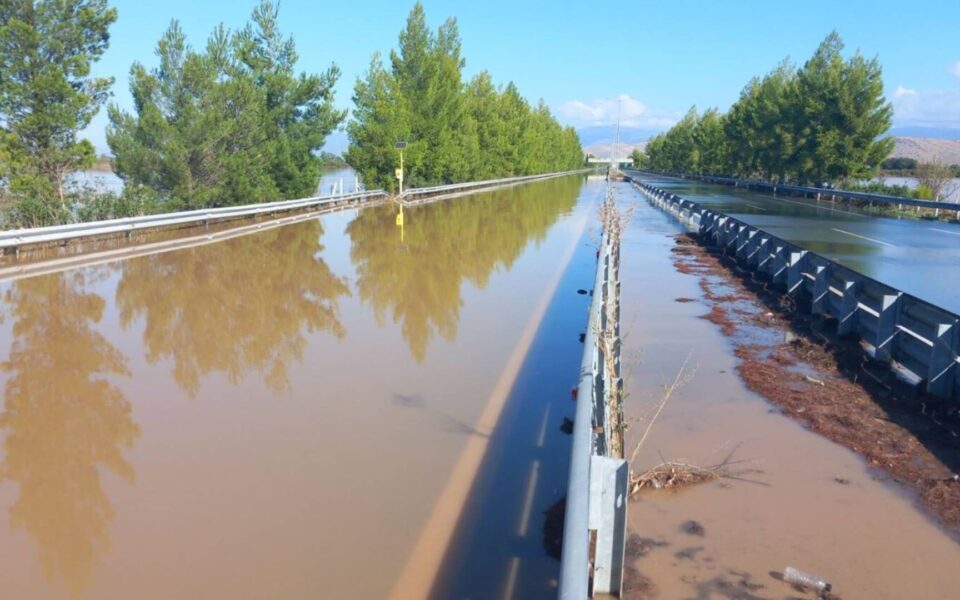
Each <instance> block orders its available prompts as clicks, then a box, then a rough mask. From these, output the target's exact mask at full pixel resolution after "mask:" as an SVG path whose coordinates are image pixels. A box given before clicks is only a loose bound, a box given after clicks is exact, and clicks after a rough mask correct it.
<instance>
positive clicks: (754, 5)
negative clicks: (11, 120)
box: [86, 0, 960, 151]
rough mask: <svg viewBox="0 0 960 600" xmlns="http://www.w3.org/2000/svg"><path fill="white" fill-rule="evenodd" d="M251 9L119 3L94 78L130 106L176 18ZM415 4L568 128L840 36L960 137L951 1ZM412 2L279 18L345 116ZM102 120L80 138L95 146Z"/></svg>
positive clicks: (246, 3) (632, 112) (634, 121)
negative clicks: (135, 68)
mask: <svg viewBox="0 0 960 600" xmlns="http://www.w3.org/2000/svg"><path fill="white" fill-rule="evenodd" d="M255 2H256V0H193V1H187V0H166V1H164V2H143V1H142V0H114V2H113V3H112V4H113V5H114V6H116V7H117V9H118V11H119V18H118V20H117V22H116V23H115V24H114V26H113V28H112V30H111V44H110V48H109V49H108V50H107V52H106V54H105V55H104V56H103V58H102V59H101V61H100V62H99V63H98V64H97V65H96V67H95V73H97V74H98V75H110V76H113V77H115V78H116V83H115V85H114V97H113V101H114V102H116V103H118V104H119V105H120V106H121V107H123V108H125V109H128V110H129V109H130V108H131V107H132V100H131V97H130V93H129V90H128V73H129V69H130V65H131V63H132V62H133V61H134V60H137V61H140V62H142V63H144V64H145V65H147V66H148V67H149V66H153V65H154V64H155V62H156V60H155V55H154V48H155V47H156V42H157V40H158V39H159V37H160V35H161V34H162V33H163V31H164V30H165V29H166V28H167V26H168V25H169V23H170V20H171V19H172V18H177V19H179V20H180V22H181V26H182V27H183V29H184V31H185V32H186V34H187V36H188V39H189V40H190V41H191V43H192V44H193V45H194V46H195V47H202V46H203V45H204V44H205V42H206V39H207V36H208V35H209V33H210V32H211V31H212V29H213V28H214V27H215V26H216V25H217V24H218V23H221V22H223V23H224V24H226V25H227V26H228V27H234V28H235V27H240V26H242V25H243V24H244V23H245V22H246V20H247V18H248V16H249V14H250V11H251V10H252V8H253V6H254V4H255ZM423 4H424V6H425V9H426V12H427V18H428V21H429V22H430V25H431V26H432V27H436V26H437V25H439V24H440V23H441V22H442V21H443V20H444V19H445V18H446V17H448V16H454V17H456V18H457V20H458V24H459V26H460V33H461V37H462V39H463V53H464V56H465V58H466V61H467V66H466V74H467V76H471V75H472V74H474V73H476V72H477V71H479V70H481V69H486V70H488V71H490V72H491V74H492V75H493V77H494V80H495V81H499V82H502V83H506V82H507V81H510V80H513V81H514V82H516V84H517V85H518V87H519V88H520V91H521V93H523V94H524V95H525V96H527V97H528V98H529V99H530V100H531V101H536V100H537V99H538V98H543V99H544V100H545V101H546V102H547V104H549V105H550V107H551V108H552V109H553V111H554V113H555V114H556V115H557V117H558V118H559V119H560V120H561V121H562V122H564V123H566V124H570V125H574V126H576V127H584V126H589V125H599V124H606V123H610V122H612V121H615V120H616V111H617V100H616V99H617V98H618V97H621V98H624V101H623V103H622V120H623V122H624V124H625V125H630V126H634V127H641V128H645V129H658V128H664V127H666V126H669V124H670V123H671V122H672V121H673V120H675V119H676V118H677V117H678V115H680V114H682V113H683V112H685V111H686V110H687V109H688V108H689V107H690V106H691V105H693V104H696V105H697V106H698V107H699V108H701V109H704V108H708V107H711V106H717V107H719V108H721V109H726V108H727V107H728V106H729V105H730V104H731V103H732V102H733V101H735V100H736V98H737V96H738V94H739V92H740V90H741V89H742V88H743V86H744V84H745V83H746V82H747V81H748V80H749V79H750V78H751V77H753V76H755V75H762V74H764V73H766V72H767V71H769V70H770V69H771V68H773V67H774V66H775V65H776V64H777V63H778V62H779V61H780V60H781V59H782V58H784V57H787V56H789V57H791V58H792V59H793V60H794V61H795V62H801V63H802V62H803V61H804V60H805V59H806V58H807V57H809V56H810V54H811V53H812V52H813V50H814V49H815V48H816V46H817V44H818V43H819V42H820V41H821V40H822V39H823V37H824V36H826V35H827V34H828V33H829V32H830V30H831V29H836V30H837V31H838V32H839V33H840V35H841V36H842V37H843V39H844V41H845V42H846V44H847V50H848V51H849V52H853V51H854V50H856V49H859V50H860V51H861V53H863V54H864V55H866V56H870V57H872V56H875V55H876V56H878V57H879V59H880V62H881V64H882V65H883V69H884V83H885V88H886V94H887V97H888V99H889V100H891V101H892V102H893V103H894V107H895V109H896V116H895V123H894V125H895V126H900V127H904V126H924V127H936V128H939V129H952V130H954V129H955V130H958V131H960V0H939V1H930V0H911V1H910V2H904V1H903V0H898V1H897V2H891V1H886V0H884V1H872V2H867V1H846V0H833V1H821V0H805V1H804V2H780V1H776V0H767V1H754V2H747V1H745V0H723V1H719V0H713V1H700V2H684V1H681V0H674V1H672V2H662V1H661V2H633V3H623V2H621V3H592V2H582V1H581V2H569V1H566V0H560V1H557V0H554V1H552V2H548V1H527V0H510V1H506V0H481V1H473V2H449V1H447V2H444V1H439V0H438V1H431V0H426V1H424V3H423ZM412 5H413V2H412V1H410V2H396V1H392V2H386V1H380V2H374V1H366V0H353V1H349V2H343V1H339V2H316V1H310V0H283V1H282V3H281V9H280V21H281V25H282V28H283V30H284V32H285V33H287V34H291V35H293V36H294V38H295V40H296V43H297V50H298V51H299V54H300V67H301V69H302V70H306V71H320V70H322V69H325V68H326V67H327V66H328V65H329V64H330V63H331V62H335V63H336V64H337V65H338V66H339V67H340V69H341V71H342V76H341V79H340V81H339V82H338V84H337V98H336V103H337V104H338V105H339V106H340V107H341V108H350V107H351V100H350V97H351V93H352V89H353V84H354V82H355V81H356V78H357V77H358V76H360V75H362V73H363V72H364V71H365V70H366V68H367V66H368V64H369V61H370V56H371V54H372V53H373V52H374V51H380V52H382V53H384V54H386V53H387V52H389V50H390V49H391V48H393V47H395V45H396V40H397V34H398V32H399V31H400V29H401V28H402V27H403V25H404V22H405V18H406V15H407V13H408V12H409V10H410V7H411V6H412ZM105 113H106V111H101V114H99V115H98V116H97V118H96V119H95V121H94V123H93V124H92V125H91V127H90V128H89V129H88V131H87V132H86V135H87V137H89V138H90V139H91V141H93V142H94V144H95V145H96V146H97V148H98V150H100V151H104V150H106V143H105V141H104V134H103V129H104V127H105V125H106V114H105ZM341 140H342V136H341ZM341 143H342V142H341ZM334 145H339V144H334ZM332 149H334V150H340V149H342V148H332Z"/></svg>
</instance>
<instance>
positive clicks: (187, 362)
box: [117, 220, 350, 395]
mask: <svg viewBox="0 0 960 600" xmlns="http://www.w3.org/2000/svg"><path fill="white" fill-rule="evenodd" d="M322 234H323V229H322V227H321V225H320V221H319V220H311V221H307V222H304V223H299V224H297V225H291V226H289V227H280V228H277V229H271V230H268V231H265V232H261V233H258V234H256V235H248V236H242V237H238V238H233V239H230V240H226V241H224V242H220V243H217V244H210V245H207V246H200V247H196V248H190V249H186V250H181V251H178V252H168V253H165V254H155V255H152V256H147V257H143V258H138V259H135V260H130V261H127V262H126V263H124V265H123V277H122V279H121V281H120V283H119V285H118V286H117V305H118V306H119V309H120V320H121V323H122V324H123V326H124V327H127V326H129V325H130V324H131V323H132V322H133V321H134V320H135V319H138V318H143V319H144V321H145V330H144V336H143V342H144V346H145V347H146V349H147V359H148V360H149V361H150V362H156V361H158V360H160V359H162V358H165V357H170V358H172V359H173V365H174V366H173V375H174V379H175V380H176V382H177V384H178V385H180V387H181V388H182V389H183V390H185V391H186V392H187V393H189V394H190V395H195V394H196V393H197V391H198V390H199V388H200V384H201V381H202V379H203V378H204V377H205V376H206V375H207V374H209V373H212V372H220V373H224V374H226V376H227V377H228V378H229V380H230V381H231V382H232V383H237V382H239V381H240V380H241V379H242V378H243V377H244V376H245V375H246V374H247V372H248V371H250V370H258V371H260V372H261V373H262V374H263V378H264V381H265V382H266V384H267V386H268V387H269V388H270V389H271V390H273V391H275V392H280V391H283V390H285V389H286V388H287V387H288V385H289V382H288V379H287V365H288V364H289V363H290V361H292V360H296V361H300V360H301V359H302V356H303V351H304V349H305V347H306V337H305V334H307V333H310V332H315V331H325V332H329V333H331V334H332V335H334V336H335V337H336V338H338V339H340V338H342V337H343V336H344V335H345V333H346V332H345V331H344V328H343V325H342V324H341V323H340V320H339V318H338V315H337V301H338V299H339V297H340V296H342V295H349V293H350V292H349V288H348V287H347V283H346V281H345V280H344V279H342V278H339V277H337V276H336V275H334V274H333V272H332V271H331V270H330V268H329V267H328V266H327V264H326V263H325V262H324V261H323V259H322V258H321V256H320V253H321V251H322V250H323V246H322V245H321V244H320V237H321V235H322Z"/></svg>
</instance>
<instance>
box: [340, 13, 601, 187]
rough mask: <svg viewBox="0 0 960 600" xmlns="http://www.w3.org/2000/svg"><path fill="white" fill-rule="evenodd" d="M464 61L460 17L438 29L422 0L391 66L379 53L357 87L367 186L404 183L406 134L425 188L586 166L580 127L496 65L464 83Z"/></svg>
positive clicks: (355, 151)
mask: <svg viewBox="0 0 960 600" xmlns="http://www.w3.org/2000/svg"><path fill="white" fill-rule="evenodd" d="M464 65H465V60H464V58H463V55H462V54H461V42H460V34H459V31H458V29H457V22H456V20H455V19H452V18H451V19H447V20H446V21H445V22H444V23H443V24H442V25H441V26H440V27H439V28H438V29H437V31H436V32H432V31H430V29H429V28H428V27H427V24H426V15H425V14H424V10H423V6H422V5H421V4H420V3H417V4H416V5H415V6H414V7H413V10H411V11H410V15H409V16H408V17H407V25H406V28H405V29H404V30H403V31H401V32H400V38H399V44H398V48H397V49H396V50H393V51H391V52H390V56H389V61H388V64H387V65H385V64H384V61H383V59H382V57H381V56H380V55H379V54H374V55H373V58H372V59H371V61H370V68H369V70H368V71H367V73H366V76H365V77H363V78H360V79H358V81H357V83H356V86H355V87H354V94H353V101H354V104H355V105H356V108H355V109H354V111H353V117H354V120H353V121H351V122H350V123H349V124H348V125H347V133H348V134H349V137H350V147H349V149H348V150H347V153H346V160H347V162H348V163H350V164H351V165H352V166H353V167H354V168H355V169H357V171H358V172H359V173H360V175H361V177H362V178H363V181H364V183H365V184H366V185H367V187H369V188H373V187H378V188H380V187H382V188H384V189H390V190H392V189H394V188H395V187H396V184H397V181H396V179H395V177H394V170H395V169H396V168H398V167H399V166H400V156H399V152H397V151H396V150H395V149H394V144H395V143H396V142H399V141H405V142H407V147H406V150H405V151H404V168H405V173H406V175H405V181H406V182H408V183H409V184H410V185H412V186H418V187H419V186H427V185H438V184H444V183H456V182H461V181H470V180H483V179H491V178H497V177H510V176H514V175H530V174H536V173H546V172H551V171H562V170H565V169H573V168H577V167H579V166H581V165H582V164H583V150H582V149H581V147H580V140H579V138H578V137H577V133H576V131H574V130H573V128H571V127H566V128H564V127H562V126H561V125H560V124H559V123H558V122H557V121H556V119H554V117H553V115H551V114H550V110H549V109H548V108H547V106H546V104H545V103H544V102H543V101H542V100H541V101H540V102H539V103H538V104H537V105H536V106H531V105H530V104H529V103H528V102H527V101H526V100H525V99H524V98H523V97H522V96H521V95H520V92H519V91H518V90H517V87H516V86H515V85H514V84H513V83H508V84H507V85H506V87H501V86H497V85H495V84H494V81H493V78H492V76H491V75H490V74H489V73H487V72H486V71H481V72H480V73H478V74H477V75H476V76H475V77H474V78H473V79H471V80H470V81H469V82H466V83H464V81H463V67H464Z"/></svg>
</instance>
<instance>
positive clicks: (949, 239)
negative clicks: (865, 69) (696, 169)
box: [644, 176, 960, 314]
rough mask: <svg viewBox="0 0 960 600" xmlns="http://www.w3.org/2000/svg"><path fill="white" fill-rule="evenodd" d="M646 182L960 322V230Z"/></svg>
mask: <svg viewBox="0 0 960 600" xmlns="http://www.w3.org/2000/svg"><path fill="white" fill-rule="evenodd" d="M644 180H645V181H647V182H648V183H650V184H651V185H654V186H657V187H659V188H661V189H664V190H666V191H668V192H671V193H673V194H677V195H679V196H680V197H682V198H686V199H687V200H692V201H694V202H697V203H700V204H702V205H704V206H706V207H708V208H712V209H714V210H717V211H720V212H723V213H726V214H729V215H730V216H733V217H736V218H738V219H741V220H742V221H744V222H746V223H749V224H751V225H754V226H756V227H760V228H761V229H763V230H765V231H768V232H769V233H771V234H773V235H776V236H778V237H780V238H782V239H784V240H785V241H788V242H792V243H795V244H797V245H799V246H801V247H803V248H807V249H809V250H812V251H814V252H817V253H818V254H821V255H823V256H826V257H827V258H831V259H833V260H835V261H837V262H839V263H841V264H843V265H845V266H848V267H850V268H852V269H854V270H856V271H859V272H860V273H863V274H864V275H868V276H870V277H873V278H874V279H877V280H879V281H881V282H883V283H886V284H888V285H892V286H894V287H896V288H898V289H900V290H902V291H904V292H907V293H909V294H912V295H914V296H917V297H918V298H921V299H923V300H926V301H928V302H931V303H933V304H936V305H937V306H940V307H942V308H945V309H947V310H950V311H952V312H954V313H958V314H960V294H957V290H956V282H958V281H960V225H958V224H956V223H946V222H940V221H929V220H918V219H896V218H890V217H874V216H870V215H868V214H866V213H865V212H862V211H858V210H856V209H850V208H846V207H842V206H840V205H834V204H832V203H830V202H827V201H821V202H819V203H818V202H817V201H816V200H814V199H805V198H800V197H782V196H774V195H769V194H761V193H757V192H750V191H744V190H742V189H735V188H732V187H728V186H725V185H719V184H705V183H700V182H696V181H688V180H682V179H674V178H669V177H652V176H651V177H645V178H644Z"/></svg>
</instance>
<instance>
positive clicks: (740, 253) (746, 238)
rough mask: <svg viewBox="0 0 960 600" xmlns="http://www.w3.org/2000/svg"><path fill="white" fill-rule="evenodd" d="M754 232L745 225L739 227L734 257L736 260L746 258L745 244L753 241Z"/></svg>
mask: <svg viewBox="0 0 960 600" xmlns="http://www.w3.org/2000/svg"><path fill="white" fill-rule="evenodd" d="M756 233H757V232H756V230H754V229H753V228H752V227H749V226H747V225H741V226H740V232H739V233H738V234H737V249H736V252H735V254H736V257H737V258H738V259H744V258H746V256H747V244H748V243H749V242H750V240H751V239H753V236H754V235H756Z"/></svg>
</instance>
